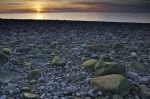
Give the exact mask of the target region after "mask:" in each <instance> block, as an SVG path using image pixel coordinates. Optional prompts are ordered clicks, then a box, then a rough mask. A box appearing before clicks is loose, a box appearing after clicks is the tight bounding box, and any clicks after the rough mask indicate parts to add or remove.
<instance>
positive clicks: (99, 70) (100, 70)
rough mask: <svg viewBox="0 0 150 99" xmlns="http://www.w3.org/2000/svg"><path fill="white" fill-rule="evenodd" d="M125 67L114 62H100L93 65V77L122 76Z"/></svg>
mask: <svg viewBox="0 0 150 99" xmlns="http://www.w3.org/2000/svg"><path fill="white" fill-rule="evenodd" d="M123 73H125V67H124V66H122V65H120V64H118V63H115V62H103V61H100V62H98V63H97V64H96V65H95V75H96V76H100V75H109V74H123Z"/></svg>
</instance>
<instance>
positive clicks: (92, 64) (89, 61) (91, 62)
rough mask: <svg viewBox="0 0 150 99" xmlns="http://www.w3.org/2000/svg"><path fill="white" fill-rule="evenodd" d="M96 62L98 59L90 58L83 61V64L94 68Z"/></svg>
mask: <svg viewBox="0 0 150 99" xmlns="http://www.w3.org/2000/svg"><path fill="white" fill-rule="evenodd" d="M96 63H97V60H96V59H89V60H86V61H84V62H83V66H84V67H85V68H89V69H94V66H95V64H96Z"/></svg>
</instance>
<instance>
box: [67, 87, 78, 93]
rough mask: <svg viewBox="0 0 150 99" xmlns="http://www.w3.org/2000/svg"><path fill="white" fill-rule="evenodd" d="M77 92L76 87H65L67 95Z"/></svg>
mask: <svg viewBox="0 0 150 99" xmlns="http://www.w3.org/2000/svg"><path fill="white" fill-rule="evenodd" d="M77 90H78V88H77V87H76V86H68V87H66V91H67V92H68V93H75V92H76V91H77Z"/></svg>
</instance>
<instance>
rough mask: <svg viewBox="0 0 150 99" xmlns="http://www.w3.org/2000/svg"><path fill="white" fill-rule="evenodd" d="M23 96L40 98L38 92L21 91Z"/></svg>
mask: <svg viewBox="0 0 150 99" xmlns="http://www.w3.org/2000/svg"><path fill="white" fill-rule="evenodd" d="M23 98H24V99H40V96H39V95H38V94H34V93H30V92H25V93H23Z"/></svg>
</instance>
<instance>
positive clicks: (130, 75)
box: [127, 71, 139, 80]
mask: <svg viewBox="0 0 150 99" xmlns="http://www.w3.org/2000/svg"><path fill="white" fill-rule="evenodd" d="M127 77H129V78H130V79H132V80H137V79H138V77H139V75H138V74H137V73H135V72H132V71H128V72H127Z"/></svg>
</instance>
